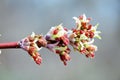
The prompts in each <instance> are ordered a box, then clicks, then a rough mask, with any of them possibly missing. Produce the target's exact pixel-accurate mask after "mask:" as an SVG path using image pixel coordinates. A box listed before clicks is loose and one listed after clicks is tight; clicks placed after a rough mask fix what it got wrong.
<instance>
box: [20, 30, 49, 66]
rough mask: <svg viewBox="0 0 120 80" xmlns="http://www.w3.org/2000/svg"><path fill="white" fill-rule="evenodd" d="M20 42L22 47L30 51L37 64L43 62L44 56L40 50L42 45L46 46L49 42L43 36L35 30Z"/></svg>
mask: <svg viewBox="0 0 120 80" xmlns="http://www.w3.org/2000/svg"><path fill="white" fill-rule="evenodd" d="M19 44H20V47H21V48H22V49H24V50H25V51H27V52H28V53H29V55H30V56H31V57H32V58H33V59H34V61H35V62H36V64H39V65H40V64H41V61H42V58H41V56H40V54H39V53H38V51H39V50H40V49H41V47H45V46H46V45H47V42H46V40H45V39H44V37H43V36H41V35H35V33H34V32H33V33H32V35H30V36H28V37H26V38H24V39H22V40H21V41H19Z"/></svg>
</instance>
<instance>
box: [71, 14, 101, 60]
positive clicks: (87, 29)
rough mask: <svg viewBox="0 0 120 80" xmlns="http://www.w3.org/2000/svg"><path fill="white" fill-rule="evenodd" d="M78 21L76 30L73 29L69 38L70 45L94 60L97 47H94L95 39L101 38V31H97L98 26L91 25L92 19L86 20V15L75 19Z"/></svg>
mask: <svg viewBox="0 0 120 80" xmlns="http://www.w3.org/2000/svg"><path fill="white" fill-rule="evenodd" d="M73 19H74V20H75V21H76V26H77V27H76V28H74V29H72V34H71V35H70V37H69V40H70V44H71V45H72V46H73V48H74V49H75V50H77V51H79V52H80V53H82V54H85V56H86V57H89V58H93V57H94V52H95V51H96V50H97V47H96V46H95V45H93V44H92V43H93V42H94V38H95V37H96V38H99V39H101V37H100V36H99V33H100V31H96V29H97V26H98V24H97V25H95V26H93V25H91V24H90V18H86V16H85V14H83V15H82V16H79V17H78V18H77V17H73Z"/></svg>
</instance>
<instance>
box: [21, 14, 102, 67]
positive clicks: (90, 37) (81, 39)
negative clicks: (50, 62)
mask: <svg viewBox="0 0 120 80" xmlns="http://www.w3.org/2000/svg"><path fill="white" fill-rule="evenodd" d="M73 19H74V20H75V22H76V27H75V28H72V29H70V30H69V29H67V28H66V27H63V26H62V24H60V25H58V26H55V27H51V29H50V30H49V32H48V33H47V34H46V35H45V36H42V35H35V33H34V32H33V33H32V35H30V36H28V37H26V38H24V39H22V40H21V41H19V44H20V47H21V48H22V49H24V50H26V51H27V52H28V53H29V55H30V56H31V57H32V58H33V59H34V61H35V62H36V63H37V64H41V61H42V58H41V55H40V54H39V53H38V51H39V50H40V49H41V47H45V48H47V49H49V50H50V51H52V52H53V53H56V54H57V55H59V57H60V60H61V61H62V62H63V63H64V65H67V63H66V62H67V61H69V60H70V59H71V58H70V55H69V54H70V52H71V49H70V48H69V47H68V45H71V46H72V47H73V49H74V50H75V51H78V52H80V53H81V54H84V55H85V56H86V57H87V58H94V55H95V51H97V46H95V45H93V43H94V38H98V39H101V37H100V36H99V33H101V32H100V31H97V27H98V24H96V25H95V26H93V25H92V24H90V20H91V19H90V18H86V16H85V14H83V15H81V16H79V17H73Z"/></svg>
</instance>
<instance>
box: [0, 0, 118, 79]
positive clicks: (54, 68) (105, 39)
mask: <svg viewBox="0 0 120 80" xmlns="http://www.w3.org/2000/svg"><path fill="white" fill-rule="evenodd" d="M119 8H120V1H119V0H0V34H2V36H1V37H0V42H11V41H18V40H20V39H22V38H24V37H26V36H27V35H29V34H31V32H35V33H36V34H41V33H42V34H43V35H45V34H46V33H47V32H48V31H49V29H50V28H51V27H52V26H55V25H59V24H60V23H63V26H66V27H67V28H69V29H70V28H72V27H73V26H75V22H74V20H73V19H72V17H73V16H79V15H81V14H83V13H85V14H86V16H87V17H92V22H91V23H92V24H94V25H95V24H96V23H99V24H100V25H99V28H98V29H99V30H101V31H102V34H101V36H102V40H97V39H96V40H95V44H96V45H97V46H98V51H97V52H96V55H95V58H94V59H87V58H85V56H83V55H81V54H79V53H78V52H74V51H73V50H72V52H71V58H72V60H71V61H69V62H68V65H67V66H64V65H63V64H62V62H61V61H60V60H59V56H57V55H55V54H54V53H52V52H50V51H48V50H47V49H42V50H41V51H40V53H41V55H42V58H43V62H42V64H41V65H40V66H38V65H36V64H35V63H34V62H33V60H32V59H31V58H30V57H29V55H28V54H27V53H26V52H25V51H23V50H21V49H11V50H8V49H6V50H2V54H1V55H0V80H120V42H119V41H120V31H119V30H120V26H119V25H120V22H119V21H120V19H119V18H120V17H119V16H120V15H119V14H120V13H119V11H120V9H119Z"/></svg>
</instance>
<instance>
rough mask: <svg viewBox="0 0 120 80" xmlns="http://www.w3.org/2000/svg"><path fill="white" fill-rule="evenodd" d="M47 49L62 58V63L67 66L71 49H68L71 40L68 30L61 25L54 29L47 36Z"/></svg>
mask: <svg viewBox="0 0 120 80" xmlns="http://www.w3.org/2000/svg"><path fill="white" fill-rule="evenodd" d="M45 39H46V40H47V46H46V47H47V48H48V49H49V50H51V51H52V52H54V53H56V54H58V55H59V56H60V59H61V61H63V63H64V65H66V61H68V60H70V56H69V53H70V49H69V47H68V44H69V39H68V36H67V29H66V28H63V26H62V25H61V24H60V25H58V26H56V27H52V28H51V29H50V31H49V32H48V33H47V34H46V36H45Z"/></svg>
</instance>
